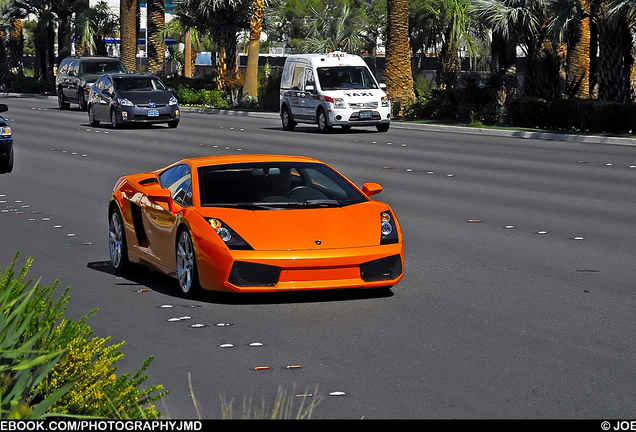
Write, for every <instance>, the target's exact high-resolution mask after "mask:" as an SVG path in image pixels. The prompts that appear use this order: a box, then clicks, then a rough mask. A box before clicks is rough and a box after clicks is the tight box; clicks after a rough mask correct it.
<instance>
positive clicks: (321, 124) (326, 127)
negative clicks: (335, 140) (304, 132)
mask: <svg viewBox="0 0 636 432" xmlns="http://www.w3.org/2000/svg"><path fill="white" fill-rule="evenodd" d="M317 117H318V118H317V123H318V130H319V131H320V133H329V132H331V128H332V127H333V126H331V125H330V124H329V122H328V120H327V114H325V110H324V109H322V108H320V109H319V110H318V116H317Z"/></svg>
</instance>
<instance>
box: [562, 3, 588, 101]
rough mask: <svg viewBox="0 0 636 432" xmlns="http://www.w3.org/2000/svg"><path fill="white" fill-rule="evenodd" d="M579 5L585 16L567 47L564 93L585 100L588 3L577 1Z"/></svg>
mask: <svg viewBox="0 0 636 432" xmlns="http://www.w3.org/2000/svg"><path fill="white" fill-rule="evenodd" d="M579 3H580V6H581V9H582V10H583V11H584V12H585V14H586V15H585V16H584V17H583V18H582V19H581V20H580V21H579V25H578V27H577V28H576V30H575V32H574V35H573V39H572V41H571V43H570V44H569V45H568V53H567V66H566V92H567V94H569V95H571V96H574V97H577V98H582V99H587V98H588V97H589V96H590V17H589V12H590V2H589V0H579Z"/></svg>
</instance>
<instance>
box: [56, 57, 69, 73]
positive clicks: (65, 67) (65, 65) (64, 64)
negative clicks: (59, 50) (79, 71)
mask: <svg viewBox="0 0 636 432" xmlns="http://www.w3.org/2000/svg"><path fill="white" fill-rule="evenodd" d="M68 64H69V61H68V60H62V63H60V69H59V70H58V71H57V73H58V74H66V72H67V71H68Z"/></svg>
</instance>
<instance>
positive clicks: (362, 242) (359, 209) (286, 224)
mask: <svg viewBox="0 0 636 432" xmlns="http://www.w3.org/2000/svg"><path fill="white" fill-rule="evenodd" d="M387 209H388V206H387V205H386V204H384V203H382V202H380V201H367V202H364V203H360V204H354V205H349V206H346V207H330V208H315V209H284V210H240V209H227V208H218V207H216V208H207V207H205V208H200V209H199V210H198V213H199V214H200V215H201V216H203V217H212V218H217V219H220V220H222V221H223V223H224V224H226V225H228V226H229V227H230V228H232V229H233V230H234V231H235V232H236V233H237V234H239V235H240V236H241V237H242V238H243V239H244V240H245V241H246V242H247V243H249V244H250V246H252V248H254V249H255V250H310V249H320V250H324V249H333V248H350V247H364V246H377V245H379V244H380V237H381V234H380V213H381V212H382V211H386V210H387Z"/></svg>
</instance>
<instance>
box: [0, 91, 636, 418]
mask: <svg viewBox="0 0 636 432" xmlns="http://www.w3.org/2000/svg"><path fill="white" fill-rule="evenodd" d="M1 102H2V103H7V104H8V105H9V107H10V110H9V112H8V113H5V114H6V117H7V118H8V119H9V121H10V124H11V126H12V128H13V130H14V136H15V147H16V156H15V168H14V172H13V173H12V174H8V175H2V176H0V211H1V212H0V237H1V240H0V241H1V244H2V247H0V266H2V267H4V266H6V265H8V263H9V262H10V260H11V258H12V257H13V256H14V254H15V253H16V251H20V257H19V260H18V267H20V266H21V265H22V264H24V262H25V261H26V259H27V258H28V257H30V256H32V257H33V258H34V260H35V261H34V264H33V266H32V268H31V270H30V272H29V276H30V277H31V278H33V279H36V280H37V279H40V280H41V283H43V284H47V285H50V284H51V283H53V282H54V281H55V280H59V281H60V285H61V286H63V287H64V286H70V287H71V291H70V296H71V302H70V305H69V311H68V315H69V316H71V317H73V318H79V317H81V316H83V315H85V314H86V313H88V312H89V311H90V310H92V309H93V308H98V309H99V311H98V312H97V314H96V315H94V316H93V317H91V318H90V319H89V321H88V323H89V324H90V325H91V327H92V328H93V329H94V330H95V335H96V336H101V337H104V336H112V342H113V343H115V342H119V341H126V345H125V347H124V348H123V351H124V353H125V355H126V357H125V358H124V360H122V361H121V362H120V369H119V372H120V373H123V372H134V371H136V370H137V369H138V368H139V366H141V363H142V362H143V360H145V359H146V358H147V357H148V356H150V355H154V356H155V359H154V361H153V362H152V365H151V367H150V369H149V370H148V373H149V375H150V379H149V381H148V382H149V383H151V384H157V383H160V384H163V385H164V386H165V387H166V388H167V389H168V390H169V391H170V394H169V395H168V396H167V397H166V398H165V399H164V401H163V402H162V403H161V404H160V406H159V409H160V410H161V411H162V412H163V413H164V416H165V417H170V418H196V417H197V416H198V415H200V416H201V417H203V418H220V416H221V402H220V400H221V398H225V399H226V400H232V399H233V400H234V414H233V416H234V417H235V418H238V417H240V416H241V412H242V405H243V400H244V399H247V400H248V403H250V404H251V405H252V406H257V405H259V406H260V404H261V402H264V403H265V404H266V405H272V404H273V402H274V398H275V395H276V393H277V391H278V390H279V388H280V389H281V390H283V391H285V392H286V394H287V396H289V397H291V399H292V400H293V402H294V407H299V406H300V403H301V401H302V400H303V399H304V398H303V397H301V396H300V395H302V394H305V393H311V394H312V396H311V397H312V398H313V400H320V403H319V405H318V406H317V408H316V409H315V410H314V413H313V418H322V419H362V418H365V419H402V418H405V419H423V418H428V419H466V418H469V419H509V418H515V419H519V418H549V419H561V418H566V419H589V418H592V419H609V418H611V419H617V418H618V419H624V418H634V417H635V416H636V392H635V391H634V389H635V388H636V374H635V373H634V371H635V370H636V357H635V355H634V354H635V353H634V348H635V347H636V345H635V342H636V341H635V338H636V328H635V325H634V323H635V320H634V311H635V310H636V296H635V294H636V284H635V283H634V262H635V255H636V230H635V229H634V227H635V223H634V221H635V220H636V219H635V218H636V203H635V199H636V188H635V187H634V182H635V180H636V168H634V167H635V166H636V147H630V146H618V145H600V144H590V143H577V142H560V141H545V140H534V139H520V138H511V137H501V136H498V137H493V136H486V135H482V136H479V135H465V134H457V133H441V132H430V131H422V130H413V129H402V128H397V127H393V128H392V129H391V130H390V131H389V132H388V133H376V132H375V130H374V129H359V130H356V129H354V130H352V131H350V132H344V131H341V130H334V133H333V134H331V135H328V136H323V135H320V134H318V133H317V128H315V127H304V126H299V127H298V128H297V130H296V131H295V132H284V131H283V130H282V128H281V126H280V122H279V120H278V119H276V118H262V117H256V116H248V115H246V114H245V115H228V114H211V113H196V112H187V111H186V112H184V114H183V119H182V122H181V124H180V125H179V127H178V128H177V129H169V128H167V127H165V126H153V127H151V128H126V129H122V130H111V129H110V128H109V127H108V126H103V127H99V128H92V127H90V126H88V122H87V115H86V113H83V112H79V111H77V110H76V109H74V108H72V109H71V110H69V111H60V110H58V109H57V104H56V102H55V101H54V100H49V99H35V98H25V99H18V98H2V100H1ZM225 153H284V154H301V155H309V156H313V157H316V158H319V159H322V160H324V161H325V162H327V163H330V164H331V165H333V166H334V167H335V168H337V169H338V170H340V171H342V172H343V173H344V174H346V175H347V176H349V177H350V178H351V179H352V180H353V181H355V182H356V183H357V184H359V185H361V184H362V183H363V182H365V181H376V182H379V183H380V184H382V186H383V187H384V191H383V192H382V194H381V195H379V196H378V199H382V200H385V201H387V202H389V203H390V204H391V205H392V206H393V208H394V209H395V211H396V213H397V215H398V218H399V219H400V222H401V224H402V226H403V230H404V233H405V237H406V246H405V256H406V262H405V277H404V279H403V281H402V282H401V283H400V284H399V285H397V286H396V287H394V288H393V291H392V294H391V295H388V296H378V295H377V294H369V293H368V292H360V291H356V292H349V291H346V292H345V291H341V292H330V293H292V294H284V295H283V294H277V295H258V296H249V297H246V296H234V295H217V294H214V293H211V294H209V295H205V296H204V297H203V298H201V299H200V300H196V301H190V300H185V299H183V298H181V297H180V296H179V294H178V288H177V287H176V282H175V281H174V280H172V279H170V278H167V277H164V276H162V275H159V274H157V273H154V272H150V273H149V274H147V275H143V274H142V275H138V276H133V277H130V278H127V279H122V278H120V277H116V276H115V275H114V274H113V273H112V271H111V269H110V266H109V264H108V247H107V218H106V209H107V201H108V196H109V194H110V192H111V190H112V187H113V185H114V182H115V181H116V179H117V178H118V177H119V176H120V175H123V174H130V173H135V172H141V171H147V170H152V169H156V168H160V167H162V166H164V165H167V164H169V163H171V162H174V161H176V160H178V159H180V158H183V157H192V156H202V155H215V154H225ZM273 229H280V230H284V229H285V227H284V226H281V227H273ZM166 305H169V306H172V307H162V306H166ZM186 316H187V317H190V319H183V320H181V321H176V322H171V321H169V319H170V318H177V317H186ZM192 324H203V326H201V327H195V328H193V327H192ZM252 343H257V344H262V345H259V346H251V345H250V344H252ZM222 344H232V345H233V347H232V348H221V347H220V346H221V345H222ZM296 365H297V366H301V368H292V369H288V368H287V366H296ZM256 367H268V368H269V369H268V370H255V368H256ZM190 383H191V386H190ZM316 389H317V391H316ZM332 392H338V393H336V395H332V394H330V393H332ZM193 395H194V397H195V398H196V401H197V402H198V404H199V407H200V411H199V413H197V410H196V409H195V406H194V403H193Z"/></svg>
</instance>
